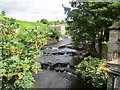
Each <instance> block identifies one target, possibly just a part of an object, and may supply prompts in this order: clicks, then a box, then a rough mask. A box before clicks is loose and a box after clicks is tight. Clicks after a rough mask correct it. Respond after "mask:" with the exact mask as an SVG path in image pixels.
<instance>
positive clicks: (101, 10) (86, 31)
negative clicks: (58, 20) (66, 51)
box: [64, 2, 120, 53]
mask: <svg viewBox="0 0 120 90" xmlns="http://www.w3.org/2000/svg"><path fill="white" fill-rule="evenodd" d="M71 7H72V8H67V7H64V9H65V13H66V14H67V18H66V21H67V23H68V24H69V30H70V34H71V35H72V38H73V41H74V44H75V45H74V46H79V45H80V42H82V43H83V44H86V43H85V41H86V40H87V41H92V45H91V46H92V47H93V49H95V43H98V44H99V50H100V53H101V45H102V42H104V41H108V39H109V30H108V27H109V26H111V25H112V24H113V23H114V22H116V21H117V20H119V19H120V12H119V9H120V2H83V3H77V2H72V3H71ZM91 51H92V50H91Z"/></svg>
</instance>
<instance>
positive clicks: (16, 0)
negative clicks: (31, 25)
mask: <svg viewBox="0 0 120 90" xmlns="http://www.w3.org/2000/svg"><path fill="white" fill-rule="evenodd" d="M62 4H64V5H65V6H70V5H69V0H3V1H2V8H1V10H0V11H2V10H5V11H6V14H7V16H8V17H13V18H16V19H19V20H26V21H37V20H40V19H42V18H46V19H48V20H64V19H65V17H66V15H65V14H64V9H63V7H62Z"/></svg>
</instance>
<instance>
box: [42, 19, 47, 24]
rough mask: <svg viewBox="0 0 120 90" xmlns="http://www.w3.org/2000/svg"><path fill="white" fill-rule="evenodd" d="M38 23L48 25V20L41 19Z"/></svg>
mask: <svg viewBox="0 0 120 90" xmlns="http://www.w3.org/2000/svg"><path fill="white" fill-rule="evenodd" d="M40 22H41V23H43V24H48V20H47V19H41V21H40Z"/></svg>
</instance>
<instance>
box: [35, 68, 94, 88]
mask: <svg viewBox="0 0 120 90" xmlns="http://www.w3.org/2000/svg"><path fill="white" fill-rule="evenodd" d="M34 77H35V80H36V82H35V83H34V88H92V87H91V86H90V85H88V84H86V83H85V82H83V80H82V79H81V78H76V77H75V76H73V75H72V74H68V73H60V72H54V71H48V70H43V71H41V72H39V74H34Z"/></svg>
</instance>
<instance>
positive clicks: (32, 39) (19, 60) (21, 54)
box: [0, 18, 48, 89]
mask: <svg viewBox="0 0 120 90" xmlns="http://www.w3.org/2000/svg"><path fill="white" fill-rule="evenodd" d="M2 23H3V25H2V26H1V29H2V39H3V42H2V47H3V53H2V58H3V60H2V62H0V64H1V63H2V67H1V68H2V69H1V72H0V73H1V74H0V77H2V78H3V79H2V88H3V89H5V88H12V89H13V88H31V87H32V84H33V82H35V80H34V78H33V76H32V73H33V72H34V73H36V74H37V73H38V72H39V71H41V69H40V63H39V62H37V61H36V60H37V56H39V55H42V50H41V48H42V46H43V45H45V44H46V39H47V36H46V35H48V34H47V32H45V33H42V32H40V31H36V30H33V29H28V30H27V29H25V30H23V31H22V32H16V31H17V30H19V24H17V23H16V21H15V19H12V18H4V20H3V21H2ZM43 31H44V30H43Z"/></svg>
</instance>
